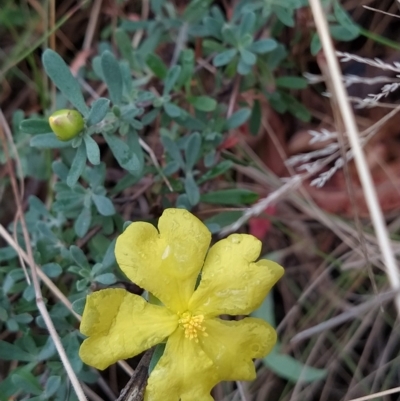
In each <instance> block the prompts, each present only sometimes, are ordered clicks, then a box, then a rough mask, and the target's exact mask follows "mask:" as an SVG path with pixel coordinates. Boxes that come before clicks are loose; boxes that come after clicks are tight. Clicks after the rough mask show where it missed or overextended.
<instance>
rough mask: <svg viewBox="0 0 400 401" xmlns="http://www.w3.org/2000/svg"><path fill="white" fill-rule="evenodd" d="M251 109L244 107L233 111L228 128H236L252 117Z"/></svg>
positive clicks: (227, 123)
mask: <svg viewBox="0 0 400 401" xmlns="http://www.w3.org/2000/svg"><path fill="white" fill-rule="evenodd" d="M250 114H251V109H249V108H244V109H240V110H238V111H236V112H235V113H233V114H232V115H231V116H230V117H229V118H228V120H227V122H226V125H227V128H228V129H234V128H237V127H239V126H241V125H242V124H244V123H245V122H246V121H247V119H248V118H249V117H250Z"/></svg>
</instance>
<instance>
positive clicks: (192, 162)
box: [0, 0, 359, 401]
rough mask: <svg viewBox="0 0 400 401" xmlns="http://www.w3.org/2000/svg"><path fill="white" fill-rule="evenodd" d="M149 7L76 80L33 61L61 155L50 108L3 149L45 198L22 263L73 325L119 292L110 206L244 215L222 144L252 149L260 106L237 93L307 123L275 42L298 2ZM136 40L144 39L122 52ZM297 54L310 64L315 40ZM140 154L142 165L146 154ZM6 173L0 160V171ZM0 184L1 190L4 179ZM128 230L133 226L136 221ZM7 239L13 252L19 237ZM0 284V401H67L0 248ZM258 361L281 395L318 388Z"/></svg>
mask: <svg viewBox="0 0 400 401" xmlns="http://www.w3.org/2000/svg"><path fill="white" fill-rule="evenodd" d="M149 3H150V7H151V12H150V16H151V17H150V18H149V19H148V20H140V21H131V20H121V21H120V23H119V26H118V28H117V29H116V30H115V32H114V31H113V30H112V29H111V27H105V29H104V31H103V34H102V39H103V41H102V42H100V43H98V45H97V46H95V48H98V49H99V53H98V54H97V55H95V56H94V57H93V59H92V60H91V62H90V63H88V65H90V66H91V67H86V68H82V69H81V70H80V71H79V73H78V75H77V76H73V75H72V73H71V71H70V68H69V67H68V65H67V63H66V62H65V61H64V60H63V58H62V57H61V56H60V55H58V54H57V53H56V52H54V51H52V50H49V49H48V50H46V51H45V52H44V53H43V56H42V64H43V68H44V70H45V72H46V73H47V75H48V77H49V78H50V80H51V81H52V83H53V84H54V85H55V86H56V87H57V89H58V91H59V92H58V93H57V103H58V104H62V108H67V109H76V110H75V112H76V113H78V112H79V113H80V114H82V116H83V120H84V122H83V128H82V129H80V130H79V133H77V135H76V136H74V137H73V138H71V139H70V140H67V141H61V140H59V139H58V138H57V137H56V136H55V135H54V133H53V132H52V130H51V127H50V125H49V122H48V117H49V116H50V115H51V114H52V112H54V111H55V109H54V108H53V110H44V111H43V115H33V116H30V117H29V118H28V119H25V120H23V113H22V112H21V111H16V112H15V113H14V116H13V121H12V132H13V138H14V142H15V144H16V147H15V149H14V148H10V157H11V158H12V159H13V160H16V158H17V155H18V158H19V160H20V163H21V164H20V166H21V168H19V164H16V165H17V172H18V175H19V177H20V178H29V177H34V178H36V179H37V180H42V181H44V183H45V184H47V185H43V188H47V189H48V191H47V192H46V194H45V195H44V197H43V200H40V199H39V198H37V197H34V196H31V197H29V199H28V204H27V211H26V213H25V220H26V223H27V228H28V232H29V234H30V240H31V246H32V249H33V254H34V257H35V261H36V262H37V264H38V265H39V266H41V268H42V270H43V272H44V274H46V275H47V276H48V277H49V278H51V279H52V280H53V282H54V283H55V284H56V285H57V286H58V287H59V288H60V289H61V290H62V292H64V294H65V295H66V296H67V297H68V299H69V300H70V301H71V302H72V305H73V309H74V310H75V311H76V312H77V313H81V312H82V310H83V307H84V304H85V297H86V295H87V294H88V293H89V292H91V291H93V290H96V289H98V288H104V287H108V286H113V285H116V283H118V285H124V283H125V282H126V278H125V277H124V275H123V274H122V273H121V272H120V271H119V270H118V267H117V266H116V263H115V258H114V252H113V250H114V245H115V238H116V236H117V235H118V234H119V233H120V232H121V231H122V229H123V225H124V219H126V218H127V215H126V213H123V212H124V210H125V209H126V208H124V207H123V206H124V205H125V206H126V203H127V202H128V203H132V202H133V203H134V205H136V203H135V202H137V197H138V196H141V195H140V194H141V193H142V192H140V190H141V189H142V188H145V190H146V192H145V197H146V199H145V200H144V203H143V204H146V205H148V206H149V209H152V206H153V205H160V206H162V207H170V206H176V207H182V208H186V209H193V208H195V207H198V205H199V204H200V203H206V204H211V205H217V206H218V205H219V207H220V206H221V205H222V206H230V207H238V206H242V207H243V206H246V205H251V204H253V203H254V202H256V201H257V199H258V194H257V193H255V192H252V191H249V190H245V189H241V188H236V187H235V184H234V179H233V178H234V176H233V174H234V171H233V169H232V168H233V167H234V164H235V163H236V162H240V163H242V164H248V162H247V161H246V160H240V161H238V159H236V158H235V157H234V155H233V154H231V153H229V152H221V145H223V143H224V140H225V138H226V137H227V136H228V135H229V134H230V133H232V132H235V133H236V132H237V131H238V130H239V129H240V128H241V127H242V126H243V125H246V126H247V127H246V128H248V130H249V131H250V133H251V134H254V135H256V134H257V133H258V131H259V129H260V127H261V120H262V113H263V110H262V104H263V102H262V101H261V100H255V101H254V102H253V105H252V107H249V105H248V104H246V103H245V102H243V103H242V100H241V99H243V98H244V97H242V96H241V94H242V93H244V92H246V91H248V90H251V91H252V92H253V93H255V94H256V95H257V96H256V97H255V98H256V99H262V98H263V99H264V100H265V101H267V102H269V104H270V105H271V107H273V108H274V109H275V110H276V111H277V112H278V113H290V114H291V115H293V116H295V117H296V118H299V119H301V120H304V121H308V120H309V119H310V118H311V116H310V113H309V111H308V110H307V109H306V108H305V107H304V106H303V105H302V104H301V103H300V102H299V101H298V100H297V97H296V93H297V92H296V91H298V90H301V89H303V88H305V87H306V81H305V80H304V79H303V78H302V77H301V71H299V69H298V67H296V66H295V64H294V63H293V60H290V57H288V49H287V48H286V47H285V45H284V44H283V43H281V36H280V34H281V32H282V30H283V29H286V28H294V27H295V19H294V16H295V12H296V10H298V9H299V8H300V7H303V6H306V4H307V1H306V0H285V1H280V2H278V1H265V0H251V1H249V0H242V1H239V2H236V3H235V4H236V5H235V7H234V9H233V13H232V16H231V17H229V18H228V17H227V16H226V15H225V14H224V12H223V11H222V9H221V8H220V7H218V6H217V5H215V4H214V3H216V2H211V1H210V0H195V1H191V2H187V3H188V6H187V7H186V8H185V9H184V11H183V12H182V10H180V9H179V10H178V9H176V7H175V5H174V3H173V2H170V1H167V0H166V1H151V2H149ZM332 4H333V14H332V15H330V16H329V20H330V29H331V33H332V35H333V36H334V37H335V38H336V39H338V40H351V39H353V38H355V37H356V36H357V35H358V33H359V29H358V27H357V25H355V24H354V23H353V22H352V20H351V19H350V18H349V16H348V14H347V13H346V12H345V11H344V10H343V8H342V7H341V6H340V4H339V2H337V1H334V2H333V3H332ZM7 10H8V11H10V10H11V9H7ZM7 10H6V9H5V11H0V20H1V21H3V22H6V23H7V24H9V25H10V26H21V25H22V24H23V21H25V20H26V19H27V18H28V17H27V16H26V15H25V14H23V13H21V14H18V13H13V14H12V15H11V14H10V15H11V16H10V17H9V16H8V12H7V13H6V11H7ZM121 15H123V14H121ZM28 16H29V15H28ZM265 27H268V29H266V28H265ZM138 30H142V32H143V35H141V36H140V37H139V41H138V43H135V46H133V45H132V43H133V38H134V36H135V33H136V32H137V31H138ZM111 34H113V37H111V36H110V35H111ZM135 38H136V39H135V40H137V38H138V36H135ZM114 44H115V45H116V48H117V50H118V51H117V52H115V53H114V52H113V51H112V49H113V45H114ZM310 46H311V49H312V50H313V51H314V52H317V51H318V50H319V48H320V45H319V41H318V37H317V36H316V35H314V37H313V40H312V42H311V44H310ZM165 49H168V50H171V51H170V52H166V51H165ZM199 57H200V58H201V60H200V59H199ZM205 60H206V62H205ZM207 61H209V62H210V63H211V64H212V65H211V66H210V65H208V66H207ZM205 65H206V66H207V70H206V69H205V67H204V66H205ZM282 66H284V73H283V72H282V70H281V67H282ZM209 71H212V76H210V75H211V74H210V72H209ZM205 77H206V78H205ZM235 82H237V83H238V99H239V100H238V101H237V103H236V104H235V108H234V109H233V110H231V109H230V107H229V105H230V99H229V97H227V96H226V93H227V92H226V91H227V89H228V90H230V88H232V87H233V86H234V84H235ZM83 83H85V85H83ZM91 84H93V85H94V86H95V87H96V88H98V87H101V85H103V87H104V88H107V92H106V93H105V94H103V93H102V96H103V97H98V98H97V99H95V100H94V101H90V102H89V101H87V100H86V97H87V87H88V85H91ZM93 93H95V92H94V91H93ZM90 94H92V92H90ZM67 102H69V103H67ZM89 103H90V105H89ZM228 110H229V115H228ZM158 141H159V142H158ZM153 143H156V146H155V147H154V149H152V150H153V151H154V154H155V155H153V154H149V152H148V145H149V144H153ZM158 143H159V144H160V146H157V145H158ZM146 144H147V145H146ZM150 147H151V146H150ZM154 158H156V159H157V160H158V161H159V163H154ZM5 162H6V156H5V154H3V153H0V163H1V164H4V163H5ZM113 177H114V178H113ZM115 177H117V178H115ZM149 183H150V184H149ZM1 184H2V185H4V186H7V185H8V181H7V179H2V181H1ZM146 186H147V187H148V189H147V187H146ZM139 192H140V193H139ZM127 199H128V200H127ZM135 207H136V206H135ZM241 215H242V212H238V211H227V212H222V213H219V214H217V215H215V216H212V217H210V218H209V219H207V220H205V223H206V224H207V226H208V227H209V229H210V230H211V231H212V232H213V233H217V232H219V231H220V230H221V229H222V228H223V227H225V226H227V225H229V224H231V223H233V222H234V221H236V220H237V219H238V218H239V217H240V216H241ZM129 218H132V219H134V218H136V215H135V213H133V215H132V217H129ZM8 229H9V231H10V232H12V233H13V235H15V236H16V237H17V239H18V241H19V243H20V244H24V240H23V235H22V229H21V226H20V224H17V225H16V226H14V225H10V226H9V227H8ZM0 282H1V286H0V332H2V333H3V332H7V333H13V335H12V336H7V335H6V336H4V337H2V338H3V340H2V341H0V359H2V360H4V361H10V360H13V361H18V367H17V368H16V369H14V370H13V371H12V373H11V374H10V375H9V376H8V377H6V378H4V380H3V381H2V382H1V383H0V401H3V400H8V399H11V398H13V397H16V394H18V397H19V396H21V397H24V399H30V400H39V401H41V400H43V401H44V400H55V401H61V400H63V401H64V400H74V398H73V395H71V389H70V384H69V382H68V380H67V379H66V376H65V372H64V370H63V367H62V365H61V363H60V362H59V359H58V356H57V354H56V351H55V349H54V345H53V343H52V341H51V340H50V339H49V338H48V337H47V336H44V335H43V329H44V328H45V325H44V322H43V321H42V319H41V317H40V316H39V313H38V311H37V308H36V305H35V302H34V300H35V294H34V291H33V287H32V286H31V285H30V286H28V284H27V282H26V278H25V276H24V273H23V271H22V270H21V268H20V267H19V260H18V258H17V255H16V253H15V251H14V250H13V249H12V248H10V247H9V246H3V247H2V248H0ZM44 296H45V297H48V299H46V300H45V301H46V302H47V306H48V308H49V311H50V315H51V317H52V319H53V321H54V324H55V326H56V329H57V332H58V333H59V335H60V336H61V339H62V341H63V344H64V345H65V347H66V351H67V354H68V357H69V359H70V360H71V363H72V366H73V368H74V370H75V372H76V373H77V375H78V377H79V379H80V380H81V381H84V382H86V383H93V382H94V381H96V380H97V377H98V374H97V373H96V372H95V371H94V370H93V369H91V368H89V367H87V366H85V365H83V363H82V362H81V361H80V359H79V356H78V349H79V345H80V343H81V341H82V336H81V335H80V334H79V332H78V331H77V322H76V321H75V320H74V317H73V316H72V315H71V313H70V311H69V310H68V309H67V308H65V306H63V304H62V303H61V302H59V301H58V300H57V299H53V296H52V295H51V294H50V293H49V292H48V291H47V290H46V289H45V287H44ZM15 333H18V335H16V334H15ZM161 353H162V352H161ZM157 355H159V354H157V352H156V353H155V354H154V358H157V357H159V356H157ZM271 358H275V359H267V360H265V361H264V362H265V364H267V365H268V366H270V368H271V369H273V370H274V371H275V373H277V374H278V375H281V376H282V377H285V378H286V379H288V380H291V381H297V380H300V378H301V380H303V381H308V382H311V381H314V380H317V379H318V378H320V377H322V376H323V374H324V372H322V373H321V371H314V370H312V369H311V368H309V367H304V366H302V365H301V364H299V363H297V362H296V361H295V360H294V359H293V358H291V357H289V356H287V355H283V354H281V351H280V350H279V352H277V353H274V354H273V355H272V356H271ZM288 358H289V359H288ZM296 363H297V365H296ZM299 372H301V375H300V373H299ZM44 383H45V384H44ZM21 399H22V398H21Z"/></svg>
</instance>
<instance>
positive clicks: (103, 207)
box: [92, 194, 115, 216]
mask: <svg viewBox="0 0 400 401" xmlns="http://www.w3.org/2000/svg"><path fill="white" fill-rule="evenodd" d="M92 199H93V203H94V204H95V206H96V209H97V211H98V212H99V213H100V214H101V215H102V216H112V215H114V214H115V208H114V205H113V203H112V202H111V200H110V199H109V198H107V197H106V196H104V195H96V194H92Z"/></svg>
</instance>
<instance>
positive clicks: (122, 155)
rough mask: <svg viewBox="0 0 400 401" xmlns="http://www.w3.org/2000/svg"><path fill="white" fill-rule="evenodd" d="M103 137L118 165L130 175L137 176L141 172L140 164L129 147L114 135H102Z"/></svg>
mask: <svg viewBox="0 0 400 401" xmlns="http://www.w3.org/2000/svg"><path fill="white" fill-rule="evenodd" d="M103 136H104V139H105V140H106V142H107V144H108V146H109V147H110V149H111V151H112V153H113V155H114V157H115V158H116V160H117V162H118V164H119V165H120V166H121V167H122V168H123V169H125V170H127V171H129V172H130V173H132V174H137V173H138V172H139V171H140V170H141V166H140V162H139V159H138V157H137V156H136V155H135V154H133V153H132V151H131V150H130V149H129V146H128V145H127V144H126V143H125V142H124V141H122V140H121V139H119V138H118V137H116V136H114V135H107V134H103Z"/></svg>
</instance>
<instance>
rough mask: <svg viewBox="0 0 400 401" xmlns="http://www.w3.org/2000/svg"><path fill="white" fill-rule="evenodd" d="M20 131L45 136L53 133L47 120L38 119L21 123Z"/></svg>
mask: <svg viewBox="0 0 400 401" xmlns="http://www.w3.org/2000/svg"><path fill="white" fill-rule="evenodd" d="M20 129H21V131H22V132H25V133H27V134H47V133H50V132H53V131H52V129H51V127H50V125H49V122H48V121H47V120H43V119H38V118H31V119H29V120H24V121H21V124H20Z"/></svg>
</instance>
